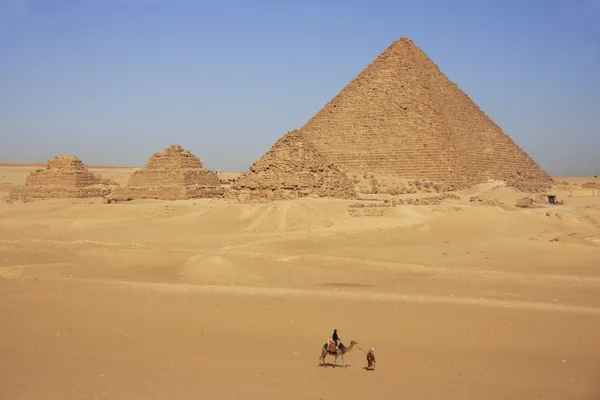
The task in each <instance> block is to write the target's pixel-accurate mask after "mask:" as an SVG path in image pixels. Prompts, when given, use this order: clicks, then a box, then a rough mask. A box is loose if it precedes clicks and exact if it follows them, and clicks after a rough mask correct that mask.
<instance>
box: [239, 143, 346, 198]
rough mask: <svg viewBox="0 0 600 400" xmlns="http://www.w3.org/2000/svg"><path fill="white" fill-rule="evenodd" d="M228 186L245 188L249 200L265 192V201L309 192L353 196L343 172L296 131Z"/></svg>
mask: <svg viewBox="0 0 600 400" xmlns="http://www.w3.org/2000/svg"><path fill="white" fill-rule="evenodd" d="M232 188H233V189H234V190H235V189H237V190H239V189H247V190H248V189H249V193H248V198H249V199H251V198H252V197H253V194H259V195H264V194H266V196H267V197H268V199H269V200H274V199H290V198H294V197H297V196H310V195H313V196H318V197H326V196H328V197H339V198H352V197H354V196H355V192H354V186H353V185H352V182H350V180H348V178H347V177H346V175H344V174H343V173H342V172H341V171H340V170H338V169H337V168H336V167H335V165H333V164H331V163H328V162H327V161H326V160H325V159H324V158H323V157H322V156H321V155H320V154H319V153H318V152H317V151H316V150H315V149H314V148H313V146H312V145H311V144H310V143H309V142H307V141H306V140H305V139H304V137H303V136H302V135H301V134H300V133H299V132H298V131H292V132H289V133H288V134H287V135H285V136H284V137H282V138H281V139H279V140H278V141H277V142H276V143H275V145H274V146H273V147H272V149H271V151H269V152H268V153H267V154H266V155H265V156H264V157H263V158H261V159H260V160H258V161H257V162H256V163H255V164H254V165H253V166H252V167H251V172H250V173H246V174H242V176H240V177H239V178H238V179H237V180H236V181H235V182H234V183H233V186H232ZM259 197H260V196H259Z"/></svg>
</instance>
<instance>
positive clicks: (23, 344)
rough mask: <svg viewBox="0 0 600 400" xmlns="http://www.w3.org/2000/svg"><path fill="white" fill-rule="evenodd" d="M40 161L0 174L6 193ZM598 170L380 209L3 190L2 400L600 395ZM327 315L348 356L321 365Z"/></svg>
mask: <svg viewBox="0 0 600 400" xmlns="http://www.w3.org/2000/svg"><path fill="white" fill-rule="evenodd" d="M36 168H39V166H27V165H21V166H2V167H0V196H4V195H7V194H8V193H9V192H10V190H11V189H13V188H14V187H17V186H19V185H22V184H23V182H24V181H25V179H26V177H27V176H28V174H30V173H31V172H33V171H35V170H36ZM89 170H90V172H92V173H94V174H99V175H101V176H102V177H103V178H106V179H110V180H112V181H115V182H117V183H119V184H120V185H124V184H125V183H126V182H127V180H128V179H129V177H130V176H131V174H132V172H133V171H134V170H135V169H133V168H102V167H89ZM594 179H595V178H593V177H590V178H575V179H571V178H556V182H557V183H560V184H559V185H557V186H555V188H554V189H553V192H552V193H555V194H556V195H557V196H558V199H560V200H563V201H564V204H559V205H550V204H541V205H540V204H538V205H535V206H534V207H531V208H518V207H515V206H514V204H515V201H516V199H517V198H519V196H522V194H521V193H518V192H516V191H515V189H514V188H508V187H505V186H504V185H503V184H502V183H501V182H490V183H486V184H481V185H477V186H475V187H473V188H470V189H467V190H464V191H457V192H454V194H455V197H451V198H445V199H444V200H443V201H440V202H438V203H439V204H430V205H426V204H422V205H411V204H398V205H397V206H396V207H375V208H371V207H355V205H356V203H357V201H356V200H340V199H328V198H323V199H295V200H286V201H272V202H266V203H257V204H253V203H249V204H244V203H238V202H233V201H228V200H225V199H191V200H179V201H163V200H135V201H130V202H124V203H118V204H105V203H104V202H103V201H102V199H100V198H88V199H49V200H43V201H33V202H25V203H23V202H15V203H12V204H7V203H0V326H2V329H1V330H0V358H1V359H2V363H0V398H2V399H34V398H44V399H89V398H110V399H166V398H169V399H189V398H191V399H199V398H248V399H255V398H256V399H257V398H285V399H306V398H316V399H319V398H322V399H342V398H343V399H355V398H356V399H358V398H410V399H484V398H485V399H507V398H514V399H532V398H547V399H594V398H599V396H600V387H599V385H600V341H599V340H598V333H599V332H600V196H598V195H597V191H595V192H592V193H590V190H589V189H585V188H582V185H583V184H584V183H585V182H590V181H594ZM418 196H419V194H406V195H404V197H405V198H407V199H408V198H411V197H413V198H414V197H418ZM400 198H402V196H400ZM363 203H365V204H366V203H369V202H368V201H363ZM434 203H435V202H434ZM373 210H377V212H372V211H373ZM334 328H337V329H338V332H339V335H340V337H341V339H342V341H343V342H344V343H346V344H349V342H350V341H351V340H356V341H358V346H359V347H355V348H353V349H352V350H351V351H350V352H349V353H347V354H346V356H345V361H346V363H347V367H346V368H334V367H332V366H331V365H326V366H319V365H318V357H319V354H320V349H321V346H322V345H323V344H324V342H325V340H326V339H327V337H328V336H329V335H331V332H332V331H333V329H334ZM370 347H375V349H376V355H377V366H376V369H375V370H374V371H367V370H365V369H364V368H365V367H366V364H367V363H366V360H365V354H364V352H363V350H368V349H369V348H370ZM332 361H333V358H331V357H328V359H327V362H328V363H332ZM338 363H339V364H341V359H338Z"/></svg>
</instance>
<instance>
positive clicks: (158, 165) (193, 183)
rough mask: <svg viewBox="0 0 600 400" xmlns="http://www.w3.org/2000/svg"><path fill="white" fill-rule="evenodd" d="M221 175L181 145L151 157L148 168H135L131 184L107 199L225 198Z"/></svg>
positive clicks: (130, 180)
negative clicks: (136, 169) (208, 167)
mask: <svg viewBox="0 0 600 400" xmlns="http://www.w3.org/2000/svg"><path fill="white" fill-rule="evenodd" d="M223 193H224V190H223V189H222V188H221V187H220V181H219V177H218V176H217V174H216V173H214V172H213V171H209V170H208V169H206V168H204V166H203V165H202V162H200V159H199V158H198V157H196V156H195V155H194V154H192V153H190V152H189V151H187V150H185V149H184V148H183V147H181V146H179V145H172V146H170V147H168V148H167V149H166V150H165V151H164V152H160V153H155V154H153V155H152V157H150V160H148V163H147V164H146V167H145V168H143V169H141V170H138V171H135V172H134V173H133V174H132V175H131V178H130V179H129V183H128V184H127V186H125V187H123V188H120V189H118V190H115V191H114V192H113V193H111V195H110V196H107V199H108V200H110V201H128V200H136V199H158V200H186V199H192V198H205V197H222V196H223Z"/></svg>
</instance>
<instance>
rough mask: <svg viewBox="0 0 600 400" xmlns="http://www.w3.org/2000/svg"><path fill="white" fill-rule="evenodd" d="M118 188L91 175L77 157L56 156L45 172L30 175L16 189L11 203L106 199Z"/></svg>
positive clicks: (13, 191) (10, 195)
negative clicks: (68, 199) (91, 198)
mask: <svg viewBox="0 0 600 400" xmlns="http://www.w3.org/2000/svg"><path fill="white" fill-rule="evenodd" d="M117 186H118V185H117V184H116V183H115V182H112V181H110V180H107V179H102V178H101V177H99V176H97V175H94V174H92V173H91V172H89V171H88V169H87V168H86V167H85V165H84V164H83V162H81V160H80V159H79V158H77V157H75V156H57V157H55V158H54V159H52V160H48V163H47V164H46V168H44V169H38V170H37V171H35V172H32V173H31V174H29V176H28V177H27V178H26V180H25V185H24V186H21V187H18V188H15V189H13V190H12V192H11V193H10V194H9V195H8V200H9V201H12V200H22V201H31V200H43V199H56V198H85V197H104V196H106V195H107V194H109V193H110V192H111V191H112V190H114V189H115V188H116V187H117Z"/></svg>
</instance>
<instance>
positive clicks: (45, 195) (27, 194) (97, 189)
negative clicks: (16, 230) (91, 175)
mask: <svg viewBox="0 0 600 400" xmlns="http://www.w3.org/2000/svg"><path fill="white" fill-rule="evenodd" d="M115 188H116V186H106V185H90V186H83V187H65V186H22V187H19V188H15V189H13V190H12V191H11V192H10V194H9V195H8V196H7V197H6V198H5V200H6V201H7V202H9V203H11V202H13V201H22V202H30V201H35V200H48V199H84V198H92V197H106V196H108V195H110V194H111V193H112V192H113V191H114V190H115Z"/></svg>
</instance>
